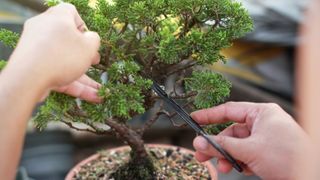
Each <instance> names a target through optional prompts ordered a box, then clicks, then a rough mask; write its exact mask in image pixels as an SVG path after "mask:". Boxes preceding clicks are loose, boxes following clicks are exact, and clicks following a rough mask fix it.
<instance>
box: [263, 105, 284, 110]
mask: <svg viewBox="0 0 320 180" xmlns="http://www.w3.org/2000/svg"><path fill="white" fill-rule="evenodd" d="M265 107H266V108H267V109H269V110H274V111H279V110H281V109H282V108H281V107H280V106H279V105H278V104H276V103H267V104H265Z"/></svg>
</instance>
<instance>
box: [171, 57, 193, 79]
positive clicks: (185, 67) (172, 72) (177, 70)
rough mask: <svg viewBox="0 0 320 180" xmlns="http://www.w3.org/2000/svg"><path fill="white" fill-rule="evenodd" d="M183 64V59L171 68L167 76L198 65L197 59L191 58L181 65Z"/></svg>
mask: <svg viewBox="0 0 320 180" xmlns="http://www.w3.org/2000/svg"><path fill="white" fill-rule="evenodd" d="M184 63H185V62H184ZM181 65H183V61H181V62H180V63H179V64H177V65H176V66H173V67H172V68H170V70H169V72H168V73H167V76H170V75H172V74H174V73H177V72H179V71H183V70H186V69H189V68H191V67H193V66H195V65H197V61H193V60H189V62H188V63H187V64H185V65H183V66H182V67H179V66H181Z"/></svg>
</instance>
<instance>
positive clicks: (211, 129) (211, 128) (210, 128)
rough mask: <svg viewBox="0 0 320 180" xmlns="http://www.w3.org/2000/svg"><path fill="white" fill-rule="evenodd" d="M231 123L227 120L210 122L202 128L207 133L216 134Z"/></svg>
mask: <svg viewBox="0 0 320 180" xmlns="http://www.w3.org/2000/svg"><path fill="white" fill-rule="evenodd" d="M232 124H233V123H232V122H227V123H223V124H210V125H207V126H205V127H204V130H205V131H206V132H207V133H208V134H212V135H217V134H219V133H220V132H221V131H223V130H224V129H226V128H227V127H229V126H231V125H232Z"/></svg>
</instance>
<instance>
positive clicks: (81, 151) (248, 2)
mask: <svg viewBox="0 0 320 180" xmlns="http://www.w3.org/2000/svg"><path fill="white" fill-rule="evenodd" d="M240 1H243V2H242V3H243V5H244V6H245V7H246V8H247V9H248V11H249V13H250V15H251V16H252V18H253V20H254V25H255V28H254V31H253V32H252V33H250V34H248V35H247V36H246V37H244V38H243V39H240V40H238V41H236V42H234V45H233V46H232V47H231V48H228V49H225V50H223V52H222V53H223V54H224V55H225V56H226V57H227V58H228V61H227V63H226V64H222V63H221V64H216V65H214V66H212V67H211V68H212V69H214V70H215V71H218V72H221V73H223V74H225V75H226V77H227V78H228V79H229V80H230V81H231V82H232V84H233V87H232V91H231V92H232V93H231V96H230V98H229V99H228V100H232V101H251V102H275V103H278V104H279V105H280V106H282V107H283V108H284V109H285V110H286V111H287V112H288V113H290V114H291V115H293V116H295V108H294V106H295V99H294V97H295V89H294V87H295V84H294V82H295V79H294V73H295V72H294V70H295V62H296V59H295V51H296V46H297V44H298V43H299V37H298V35H297V34H298V30H299V24H301V23H302V22H303V19H304V16H303V13H304V10H305V7H306V5H307V3H308V2H309V1H308V0H303V1H301V0H281V1H278V0H268V1H264V0H240ZM43 4H44V2H43V0H0V28H7V29H10V30H13V31H16V32H21V30H22V27H23V23H24V21H25V20H26V19H28V18H30V17H32V16H34V15H36V14H38V13H40V12H43V11H44V10H45V9H46V7H45V6H44V5H43ZM11 52H12V49H9V48H6V47H4V46H3V45H2V44H1V43H0V59H8V57H9V56H10V53H11ZM147 117H148V114H146V115H145V116H143V117H141V118H137V119H135V120H134V121H132V123H133V124H134V125H137V126H138V125H139V124H140V123H141V122H143V121H144V120H145V118H147ZM164 132H165V133H164ZM194 136H195V134H194V132H193V131H192V130H191V129H189V128H175V127H173V126H172V125H171V123H170V122H168V120H166V119H163V120H159V121H158V122H157V123H156V124H155V125H154V126H153V128H152V130H151V131H149V132H147V133H146V134H145V141H146V142H147V143H166V144H174V145H179V146H183V147H187V148H191V149H192V140H193V138H194ZM121 144H122V143H121V142H119V141H118V140H116V139H114V138H112V137H105V136H104V137H98V136H95V135H91V134H87V133H79V132H75V131H72V130H70V129H69V128H67V127H66V126H64V125H62V124H54V123H53V124H50V126H49V128H48V129H46V130H45V131H43V132H41V133H39V132H37V131H36V130H35V129H34V128H33V126H32V122H30V127H29V128H28V134H27V136H26V141H25V145H24V151H23V156H22V159H21V163H20V164H21V168H20V175H19V177H18V178H22V179H23V177H26V172H28V175H29V177H31V178H32V179H36V180H38V179H39V180H42V179H45V180H51V179H52V180H59V179H63V178H64V176H65V175H66V173H67V172H68V170H69V169H70V168H71V167H73V166H74V164H76V163H77V162H79V161H80V160H82V159H84V158H85V157H87V156H89V155H91V154H93V153H95V152H96V151H97V150H100V149H105V148H109V147H114V146H119V145H121ZM213 163H214V162H213ZM219 177H220V178H219V179H222V180H228V179H236V180H237V179H239V180H240V179H258V178H257V177H243V176H241V175H240V174H238V173H237V172H232V174H231V175H230V174H229V175H222V174H219Z"/></svg>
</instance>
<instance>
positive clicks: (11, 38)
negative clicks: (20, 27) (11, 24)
mask: <svg viewBox="0 0 320 180" xmlns="http://www.w3.org/2000/svg"><path fill="white" fill-rule="evenodd" d="M0 41H1V42H2V43H3V44H4V45H6V46H8V47H11V48H15V47H16V46H17V44H18V41H19V34H18V33H15V32H12V31H9V30H6V29H0Z"/></svg>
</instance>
